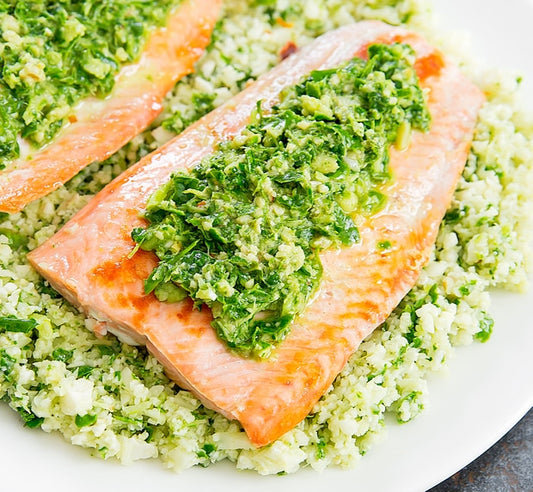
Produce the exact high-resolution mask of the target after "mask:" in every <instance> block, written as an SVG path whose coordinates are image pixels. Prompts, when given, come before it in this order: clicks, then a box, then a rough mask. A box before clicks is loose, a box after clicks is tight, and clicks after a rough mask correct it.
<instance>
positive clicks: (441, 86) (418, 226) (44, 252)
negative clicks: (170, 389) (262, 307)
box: [29, 21, 484, 446]
mask: <svg viewBox="0 0 533 492" xmlns="http://www.w3.org/2000/svg"><path fill="white" fill-rule="evenodd" d="M377 42H379V43H393V42H404V43H407V44H410V45H411V46H412V47H413V49H414V50H415V52H416V63H415V68H416V70H417V73H418V76H419V78H420V83H421V86H422V87H423V88H424V89H425V90H426V91H427V94H428V107H429V111H430V113H431V118H432V123H431V130H430V131H429V132H427V133H420V132H415V133H413V135H412V136H411V142H410V145H409V147H408V148H407V149H406V150H402V151H400V150H397V149H395V148H391V151H390V169H391V172H392V175H393V180H392V182H391V183H390V184H389V185H387V188H386V189H385V191H384V193H385V194H386V195H387V196H388V202H387V205H386V206H385V207H384V209H382V210H381V211H380V212H379V213H377V214H376V215H374V216H372V217H368V218H363V219H361V221H360V222H359V223H358V227H359V230H360V238H361V240H360V242H359V243H357V244H355V245H354V246H351V247H345V248H341V249H336V250H328V251H325V252H323V253H321V260H322V264H323V270H324V272H323V279H322V284H321V287H320V289H319V292H318V293H317V295H316V296H315V298H314V300H313V301H312V303H311V304H310V305H309V306H308V308H307V310H306V311H305V313H304V314H303V315H302V316H301V317H299V318H298V319H297V321H296V322H295V323H294V325H293V327H292V331H291V333H290V334H289V335H288V337H287V338H286V339H285V340H284V341H283V342H282V343H281V344H280V345H279V347H278V348H277V349H276V351H275V352H274V355H273V356H272V357H271V358H270V359H267V360H256V359H249V358H243V357H241V356H239V355H236V354H235V353H233V352H231V351H230V350H229V349H228V348H227V347H226V345H225V344H224V343H223V342H222V341H220V340H219V339H218V338H217V336H216V334H215V331H214V330H213V329H212V327H211V326H210V322H211V319H212V318H211V314H210V311H209V310H208V309H202V310H201V311H199V310H196V309H193V303H192V301H190V300H185V301H182V302H180V303H173V304H171V303H162V302H159V301H158V300H157V299H156V297H155V296H154V295H152V294H150V295H146V294H145V293H144V289H143V281H144V280H145V279H146V278H147V276H148V275H149V274H150V272H151V271H152V269H153V268H154V267H155V266H156V264H157V257H156V256H155V255H153V254H152V253H148V252H144V251H138V252H137V253H136V254H135V255H133V256H132V255H131V253H132V250H133V248H134V246H135V245H134V243H133V241H132V240H131V237H130V233H131V230H132V229H133V228H134V227H138V226H144V225H145V221H144V220H143V219H142V218H141V213H142V211H143V209H144V207H145V205H146V202H147V200H148V198H149V197H150V195H151V194H152V193H153V192H154V191H155V190H156V189H158V188H159V187H160V186H161V185H162V184H163V183H165V182H166V181H167V180H168V179H169V177H170V175H171V173H172V172H173V171H175V170H176V169H178V168H181V167H188V166H194V165H195V164H197V163H198V162H199V161H200V160H201V159H202V158H203V157H205V156H206V155H208V154H210V153H212V152H213V150H214V148H215V146H216V143H217V142H219V141H221V140H226V139H228V138H231V137H234V136H235V135H237V134H238V133H240V132H241V131H242V129H243V128H244V127H245V126H246V124H247V123H248V121H249V117H250V114H251V112H252V110H253V109H254V108H255V106H256V102H257V100H259V99H260V100H261V101H262V104H263V105H264V106H265V107H268V106H271V105H273V104H274V103H275V102H276V99H277V97H278V94H279V92H280V91H281V89H283V88H284V87H287V86H290V85H294V84H295V83H297V82H298V81H299V80H300V79H301V78H302V76H305V75H307V74H309V73H310V72H311V71H312V70H317V69H326V68H331V67H335V66H338V65H339V64H341V63H342V62H344V61H346V60H349V59H351V58H352V57H354V56H362V57H364V56H366V53H367V48H368V46H369V45H370V44H372V43H377ZM483 102H484V96H483V94H482V93H481V92H480V90H479V89H478V88H477V87H476V86H474V85H473V84H472V83H471V82H469V81H468V80H467V79H466V78H465V77H464V76H463V75H462V74H461V73H460V71H459V70H458V68H456V67H455V66H454V65H452V64H450V63H449V62H448V61H447V60H446V59H445V58H444V57H443V56H442V55H441V53H440V52H439V51H437V50H436V49H435V48H433V47H432V46H430V45H429V44H428V43H427V42H426V41H425V40H424V39H423V38H421V37H420V36H419V35H417V34H414V33H411V32H408V31H406V30H404V29H401V28H396V27H391V26H388V25H386V24H383V23H381V22H375V21H367V22H361V23H357V24H353V25H350V26H346V27H343V28H341V29H338V30H336V31H333V32H330V33H328V34H326V35H324V36H322V37H321V38H318V39H317V40H316V41H315V42H313V43H312V44H311V45H309V46H308V47H306V48H304V49H302V50H301V51H299V52H298V53H296V54H294V55H292V56H291V57H289V58H287V59H286V60H284V61H283V62H282V63H281V64H280V65H278V66H277V67H276V68H274V69H273V70H272V71H271V72H269V73H268V74H266V75H264V76H263V77H261V78H260V79H259V80H258V81H257V82H256V83H254V84H253V85H251V86H250V87H248V88H247V89H246V90H245V91H243V92H242V93H240V94H239V95H237V96H236V97H235V98H233V99H232V100H230V101H229V102H228V103H226V104H225V105H223V106H221V107H220V108H218V109H216V110H215V111H213V112H212V113H210V114H209V115H207V116H205V117H204V118H203V119H201V120H199V121H198V122H197V123H196V124H194V125H193V126H191V127H190V128H189V129H188V130H186V131H185V132H183V133H182V134H181V135H179V136H178V137H176V138H175V139H174V140H172V141H171V142H169V143H168V144H167V145H165V146H164V147H162V148H161V149H160V150H158V151H157V152H155V153H153V154H151V155H149V156H147V157H145V158H144V159H143V160H141V161H140V162H139V163H137V164H136V165H135V166H133V167H132V168H130V169H129V170H128V171H126V172H125V173H124V174H122V175H121V176H119V177H118V178H117V179H116V180H115V181H113V182H112V183H111V184H110V185H108V186H107V187H106V188H105V189H104V190H102V192H100V193H99V194H98V195H97V196H96V197H95V198H94V199H93V200H92V201H91V202H90V203H89V204H88V205H87V206H86V207H85V208H84V209H82V210H81V211H80V212H79V213H78V214H77V215H76V216H75V217H74V218H73V219H72V220H71V221H70V222H69V223H68V224H66V225H65V226H64V227H63V229H61V230H60V231H59V232H58V233H57V234H56V235H55V236H54V237H52V238H51V239H49V240H48V241H47V242H46V243H44V244H43V245H42V246H40V247H39V248H37V249H36V250H34V251H33V252H32V253H31V254H30V255H29V259H30V261H31V263H32V264H33V265H34V266H35V268H36V269H37V270H38V271H39V272H40V273H41V274H42V275H43V276H44V277H45V278H47V279H48V280H49V281H50V283H51V284H52V285H53V286H54V287H55V288H56V289H57V290H58V291H59V292H61V293H62V294H63V295H64V296H65V297H66V298H67V299H69V300H70V301H71V302H72V303H74V304H75V305H77V306H78V307H79V308H80V309H81V310H83V311H84V312H86V313H87V314H89V315H90V316H92V317H94V318H96V319H97V320H99V321H101V322H102V323H104V324H105V325H106V327H107V329H109V331H111V332H113V333H115V334H117V335H118V336H119V337H122V338H123V339H125V340H127V341H131V342H136V343H140V344H146V346H147V347H148V349H149V350H150V351H151V352H152V353H153V354H154V355H155V356H156V357H157V358H158V359H159V360H160V361H161V363H162V364H163V365H164V366H165V367H166V370H167V372H168V374H169V375H170V377H172V378H173V379H174V380H175V381H177V382H178V384H179V385H180V386H182V387H184V388H187V389H189V390H191V391H192V392H193V393H194V394H195V395H197V396H198V398H199V399H200V400H201V401H202V402H203V403H204V404H205V405H206V406H208V407H210V408H213V409H215V410H217V411H219V412H221V413H222V414H223V415H225V416H226V417H228V418H229V419H237V420H239V421H240V422H241V424H242V426H243V427H244V429H245V431H246V432H247V434H248V436H249V438H250V441H251V442H252V443H253V444H254V445H256V446H262V445H265V444H268V443H270V442H272V441H273V440H275V439H277V438H279V437H280V436H282V435H283V434H284V433H285V432H287V431H288V430H290V429H291V428H292V427H294V426H295V425H296V424H298V422H300V421H301V420H302V419H303V418H305V416H306V415H307V414H308V413H309V412H310V411H311V410H312V408H313V405H314V404H315V403H316V402H317V401H318V399H319V398H320V397H321V395H322V394H324V393H325V392H326V391H327V389H328V387H329V386H330V385H331V383H332V382H333V380H334V379H335V377H336V376H337V374H338V373H339V372H340V371H341V369H342V368H343V366H344V364H345V363H346V361H347V359H348V358H349V357H350V356H351V355H352V354H353V353H354V351H355V350H356V349H357V347H358V346H359V344H360V343H361V341H362V340H363V339H364V338H365V337H366V336H367V335H368V334H370V333H371V332H372V330H374V329H375V328H376V327H377V326H378V325H379V324H380V323H382V322H383V321H384V320H385V319H386V318H387V317H388V315H389V314H390V313H391V311H392V310H393V309H394V307H395V306H396V305H397V304H398V303H399V301H400V300H401V299H402V297H403V296H404V295H405V294H406V293H407V292H408V291H409V289H410V288H411V287H412V286H413V285H414V283H415V282H416V280H417V278H418V275H419V273H420V270H421V268H422V267H423V266H424V264H425V263H426V262H427V260H428V258H429V255H430V252H431V249H432V247H433V243H434V241H435V238H436V234H437V231H438V228H439V224H440V222H441V220H442V217H443V215H444V213H445V211H446V209H447V207H448V205H449V203H450V201H451V198H452V194H453V192H454V188H455V186H456V183H457V180H458V178H459V176H460V174H461V172H462V169H463V167H464V164H465V161H466V159H467V155H468V151H469V147H470V143H471V139H472V135H473V130H474V126H475V122H476V116H477V112H478V110H479V108H480V106H481V105H482V104H483ZM384 241H388V242H389V243H390V245H391V247H390V248H389V249H385V250H384V249H382V248H380V247H379V243H382V242H384Z"/></svg>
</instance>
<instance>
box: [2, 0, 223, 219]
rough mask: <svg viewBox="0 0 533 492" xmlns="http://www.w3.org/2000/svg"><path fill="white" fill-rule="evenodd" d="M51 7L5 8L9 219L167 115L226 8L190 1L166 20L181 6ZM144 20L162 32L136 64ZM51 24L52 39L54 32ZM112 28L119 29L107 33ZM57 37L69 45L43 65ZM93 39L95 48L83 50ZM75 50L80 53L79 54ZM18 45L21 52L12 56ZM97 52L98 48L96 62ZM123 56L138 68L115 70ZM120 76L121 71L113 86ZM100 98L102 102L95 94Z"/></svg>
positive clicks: (5, 197) (216, 2)
mask: <svg viewBox="0 0 533 492" xmlns="http://www.w3.org/2000/svg"><path fill="white" fill-rule="evenodd" d="M49 3H51V4H54V2H37V3H35V2H17V5H16V6H12V7H5V13H2V12H1V10H0V15H2V19H3V20H2V22H3V27H5V31H4V34H3V38H4V40H5V41H7V43H6V44H5V47H6V48H5V49H4V51H3V53H4V55H5V60H4V61H3V64H4V65H3V66H4V71H3V73H4V77H3V81H4V82H3V84H2V85H0V90H1V92H0V100H1V101H2V105H3V106H4V108H5V109H4V110H3V111H2V113H1V117H2V121H3V122H4V128H3V136H2V138H1V139H0V157H1V158H2V164H3V166H2V167H5V169H4V170H3V171H1V172H0V187H1V189H2V192H1V193H0V211H2V212H10V213H12V212H18V211H20V210H21V209H22V208H23V207H24V206H25V205H27V204H28V203H29V202H31V201H32V200H35V199H37V198H40V197H42V196H44V195H46V194H48V193H50V192H51V191H53V190H55V189H56V188H58V187H59V186H61V185H62V184H63V183H65V182H67V181H68V180H69V179H71V178H72V177H73V176H75V175H76V174H77V173H78V172H79V171H81V170H82V169H83V168H84V167H85V166H87V165H89V164H91V163H92V162H95V161H102V160H104V159H106V158H107V157H109V156H110V155H112V154H113V153H114V152H116V151H117V150H118V149H120V148H121V147H122V146H123V145H125V144H126V143H127V142H128V141H130V140H131V139H132V138H133V137H135V136H136V135H137V134H139V133H140V132H141V131H143V130H144V129H145V128H146V127H147V126H148V125H149V124H150V123H151V122H152V121H153V120H154V119H155V118H156V117H157V115H158V114H159V113H160V112H161V110H162V104H161V102H162V100H163V98H164V97H165V95H166V94H167V92H168V91H169V90H170V89H172V87H173V86H174V84H175V83H176V81H177V80H179V79H180V78H181V77H183V76H185V75H187V74H188V73H190V72H191V71H192V70H193V65H194V62H195V61H196V60H197V59H198V58H199V57H200V56H201V54H202V52H203V49H204V48H205V47H206V46H207V44H208V42H209V39H210V34H211V30H212V28H213V25H214V24H215V21H216V20H217V17H218V10H219V7H220V4H221V1H220V0H184V1H183V2H182V3H181V4H180V5H179V6H178V7H176V8H175V9H173V10H172V11H171V13H170V14H169V15H168V18H167V19H166V20H165V17H167V15H166V13H167V12H168V10H169V9H171V8H172V7H173V6H175V4H177V3H178V2H175V1H174V2H172V1H170V2H169V1H167V2H163V3H162V5H159V2H153V3H152V4H150V2H147V3H145V4H143V5H142V6H141V7H137V6H135V5H128V2H121V1H119V2H116V3H115V4H113V3H112V4H111V5H109V6H107V8H105V7H104V8H102V7H101V6H98V5H97V3H96V2H93V3H91V2H86V3H84V4H80V5H69V6H67V7H66V8H63V6H58V5H56V4H54V5H48V4H49ZM69 7H70V8H69ZM135 8H137V10H135ZM41 9H42V10H43V11H41ZM140 14H144V15H145V17H146V18H147V19H146V22H148V25H150V21H151V23H154V22H156V21H157V22H158V23H164V24H165V25H164V27H161V28H158V29H156V30H154V31H153V32H151V33H150V35H149V37H148V39H147V41H146V44H145V45H144V47H143V50H142V52H141V53H140V55H139V57H138V60H136V61H133V57H134V56H135V55H137V51H138V49H139V48H138V45H139V43H140V42H141V39H140V38H141V36H140V35H141V33H143V32H144V31H146V28H145V27H143V23H142V20H143V19H142V18H140ZM67 16H68V17H67ZM79 19H81V20H82V21H86V23H85V24H84V23H83V22H80V20H79ZM95 19H98V21H95ZM61 21H62V22H63V23H62V24H60V22H61ZM48 24H50V26H49V25H48ZM54 25H57V31H58V32H57V33H55V34H54V31H52V29H51V28H50V27H52V28H53V27H54ZM115 25H120V26H121V27H120V28H116V29H115V30H113V29H111V28H110V27H109V26H115ZM106 26H107V27H106ZM91 29H92V31H91ZM103 29H107V31H108V32H110V33H114V35H113V36H112V37H111V39H110V40H109V41H108V43H109V46H107V45H105V41H104V40H102V39H100V38H99V36H101V32H102V30H103ZM86 31H88V32H86ZM93 31H94V32H93ZM130 31H131V32H130ZM20 35H23V37H22V38H21V36H20ZM54 36H56V37H59V38H60V39H62V41H61V43H60V44H59V48H58V49H57V51H54V52H53V55H55V56H54V57H52V56H51V55H49V58H47V59H46V62H47V64H48V66H46V65H45V63H44V62H43V61H42V60H41V59H40V58H39V56H37V55H35V53H34V52H35V51H38V50H39V47H41V51H44V54H41V57H45V56H46V50H47V49H49V48H50V46H49V43H54V41H55V39H56V38H55V37H54ZM91 36H92V37H91ZM86 38H88V39H89V44H88V45H86V44H83V43H84V41H85V39H86ZM23 43H26V44H28V46H27V47H25V45H24V44H23ZM90 43H93V44H90ZM97 43H98V44H97ZM95 44H96V45H97V47H94V45H95ZM101 44H104V47H102V46H101ZM122 45H124V47H123V46H122ZM43 46H44V47H43ZM78 46H81V47H82V49H79V51H80V52H79V53H78V52H77V51H76V49H77V47H78ZM54 47H55V45H54ZM17 48H19V49H20V50H22V53H21V54H20V55H15V56H14V55H13V54H12V53H13V51H15V54H16V53H17V52H16V50H17ZM91 50H94V51H96V54H95V55H94V56H92V57H91ZM126 50H128V51H129V52H128V51H126ZM110 51H111V52H113V53H111V52H110ZM113 54H115V57H113V56H112V55H113ZM16 56H19V58H16ZM76 56H78V57H79V58H80V59H81V60H78V59H76ZM62 57H63V58H62ZM117 57H118V59H117ZM135 57H136V58H137V56H135ZM11 58H14V60H12V59H11ZM27 58H30V59H31V60H30V61H28V60H27ZM120 59H122V60H123V61H133V63H129V64H128V65H126V66H124V68H122V70H121V71H120V72H118V65H117V63H118V61H119V60H120ZM8 63H12V64H13V65H15V67H16V65H19V67H18V69H16V68H14V67H11V66H10V65H8ZM78 64H79V65H78ZM65 65H66V66H67V68H66V70H65V68H64V66H65ZM21 67H22V68H21ZM17 70H18V73H17ZM114 72H118V73H117V75H116V79H115V78H114ZM111 89H112V91H111ZM110 91H111V94H110V95H109V97H106V98H105V99H104V98H103V96H107V94H108V93H109V92H110ZM96 95H97V96H100V97H99V98H96V97H88V96H96ZM83 97H85V98H86V99H85V100H83V101H82V102H80V103H79V104H77V106H76V107H75V108H74V110H71V109H70V106H72V105H73V104H76V103H78V102H79V101H80V99H82V98H83ZM66 122H68V124H67V123H66ZM21 138H24V139H25V141H22V140H21ZM30 144H31V145H33V146H37V149H35V150H34V149H33V148H30ZM20 147H22V155H21V151H20V150H19V148H20Z"/></svg>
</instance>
